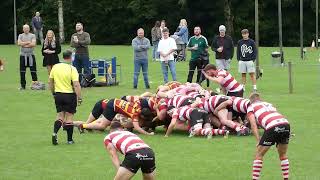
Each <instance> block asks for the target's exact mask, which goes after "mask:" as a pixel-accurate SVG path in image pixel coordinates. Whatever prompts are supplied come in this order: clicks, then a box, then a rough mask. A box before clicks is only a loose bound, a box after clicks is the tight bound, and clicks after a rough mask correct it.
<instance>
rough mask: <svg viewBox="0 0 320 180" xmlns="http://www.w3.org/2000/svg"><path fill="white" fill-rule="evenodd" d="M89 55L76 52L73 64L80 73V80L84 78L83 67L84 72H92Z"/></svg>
mask: <svg viewBox="0 0 320 180" xmlns="http://www.w3.org/2000/svg"><path fill="white" fill-rule="evenodd" d="M89 63H90V61H89V56H88V55H85V54H76V55H75V57H74V61H73V66H74V67H75V68H76V69H77V71H78V73H79V81H80V82H81V79H82V68H83V74H91V73H90V69H89Z"/></svg>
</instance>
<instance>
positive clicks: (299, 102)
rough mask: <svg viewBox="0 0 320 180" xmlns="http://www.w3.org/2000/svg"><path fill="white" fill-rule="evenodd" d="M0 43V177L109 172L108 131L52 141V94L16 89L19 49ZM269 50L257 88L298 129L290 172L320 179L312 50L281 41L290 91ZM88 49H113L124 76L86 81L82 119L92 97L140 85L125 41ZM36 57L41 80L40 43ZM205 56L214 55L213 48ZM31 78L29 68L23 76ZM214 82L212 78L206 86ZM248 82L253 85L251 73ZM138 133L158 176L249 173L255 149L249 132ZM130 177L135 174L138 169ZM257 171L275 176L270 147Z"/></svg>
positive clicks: (106, 52)
mask: <svg viewBox="0 0 320 180" xmlns="http://www.w3.org/2000/svg"><path fill="white" fill-rule="evenodd" d="M66 48H67V47H66V46H64V49H66ZM0 50H1V52H2V53H1V57H2V58H4V59H5V60H6V70H5V71H4V72H0V107H1V108H0V120H1V126H0V137H1V138H0V179H112V177H113V176H114V174H115V169H114V168H113V166H112V163H111V161H110V159H109V157H108V155H107V153H106V152H105V150H104V147H103V138H104V136H105V135H106V134H105V133H93V134H91V133H86V134H83V135H79V133H78V132H77V131H75V135H74V136H75V137H74V139H75V141H76V144H74V145H71V146H70V145H66V144H65V143H64V142H65V141H66V137H65V136H66V135H65V132H62V131H61V132H60V134H59V141H60V145H58V146H52V145H51V139H50V138H51V133H52V124H53V122H54V120H55V115H56V114H55V106H54V103H53V99H52V96H51V94H50V93H49V91H31V90H26V91H18V87H19V68H18V52H19V49H18V47H16V46H10V45H7V46H0ZM274 50H276V48H261V49H260V51H261V52H260V58H261V67H262V68H263V70H264V74H263V78H262V79H261V80H259V81H258V89H259V91H260V92H261V93H262V96H263V98H264V99H265V100H266V101H269V102H271V103H273V104H274V105H275V106H276V107H277V108H278V109H279V111H280V112H281V113H283V114H284V115H286V116H287V117H288V119H289V121H290V122H291V127H292V131H293V132H294V133H295V134H296V136H295V137H294V138H293V139H292V140H291V142H290V146H289V152H288V156H289V158H290V168H291V169H290V171H291V172H290V173H291V174H290V175H291V179H301V180H304V179H308V180H316V179H320V174H319V163H320V156H319V155H318V149H319V148H320V144H319V143H318V141H319V139H320V135H319V133H318V132H319V129H320V123H319V119H318V116H317V114H318V113H317V112H318V110H319V108H320V106H319V100H320V99H319V91H318V88H320V83H319V82H320V66H319V62H318V52H317V51H309V52H308V54H307V58H308V59H307V61H300V60H299V49H298V48H284V52H285V58H286V59H287V60H291V61H292V62H293V63H294V65H293V72H294V75H293V82H294V93H293V94H289V93H288V70H287V68H286V67H285V68H281V67H272V66H271V62H270V59H271V58H270V53H271V52H272V51H274ZM90 56H91V57H92V58H99V57H111V56H116V57H117V58H118V62H119V64H121V66H122V79H121V83H120V85H119V86H117V87H103V88H90V89H84V90H83V98H84V102H83V104H82V105H81V106H80V107H79V108H78V112H77V114H76V115H75V119H77V120H86V118H87V116H88V114H89V113H90V111H91V109H92V106H93V105H94V103H95V102H96V101H97V100H98V99H101V98H112V97H120V96H123V95H127V94H139V93H142V92H144V89H143V81H142V78H141V76H140V79H141V81H140V82H139V89H138V90H133V89H132V79H133V77H132V72H133V61H132V49H131V47H129V46H90ZM189 57H190V56H189ZM36 58H37V63H38V65H37V66H38V72H39V73H38V75H39V80H41V81H43V82H47V78H48V77H47V73H46V69H45V68H43V67H42V56H41V54H40V48H39V47H37V49H36ZM211 62H214V60H213V55H212V54H211ZM316 65H317V66H316ZM187 66H188V64H187V63H186V62H183V63H178V64H177V71H178V75H177V76H178V80H180V81H181V82H185V80H186V76H187ZM232 67H233V68H232V70H231V72H232V73H233V75H234V76H235V77H236V78H237V79H238V80H240V76H239V74H238V73H237V65H236V62H235V61H233V64H232ZM149 73H150V75H149V78H150V81H152V83H151V86H152V88H153V89H155V88H156V87H157V86H158V85H159V84H161V83H162V74H161V69H160V65H159V63H157V62H150V63H149ZM30 78H31V77H30V74H29V72H28V73H27V81H28V82H30V81H31V79H30ZM216 87H217V86H215V85H211V88H216ZM246 89H247V90H249V89H251V86H250V81H249V82H248V85H247V87H246ZM247 94H248V93H246V95H247ZM140 136H141V137H142V138H143V139H144V140H145V141H146V142H147V143H148V144H149V145H150V146H151V147H152V148H153V149H154V151H155V153H156V163H157V176H158V179H160V180H169V179H179V180H180V179H181V180H186V179H190V180H193V179H227V180H229V179H230V180H235V179H239V180H243V179H250V178H251V176H250V175H251V163H252V160H253V157H254V152H255V148H254V147H255V140H254V138H253V137H230V138H229V139H223V138H220V137H217V138H214V139H213V140H210V141H207V140H206V139H203V138H192V139H189V138H187V136H186V135H185V134H183V133H173V135H172V136H171V137H170V138H167V139H165V138H163V137H162V136H163V131H162V130H161V129H160V128H159V130H158V131H157V135H155V136H154V137H147V136H142V135H140ZM121 158H123V157H121ZM134 179H141V175H140V173H139V174H138V175H137V176H136V177H135V178H134ZM262 179H272V180H273V179H281V172H280V168H279V161H278V157H277V153H276V151H275V148H274V147H273V148H271V151H270V152H269V153H268V154H267V155H266V157H265V161H264V167H263V170H262Z"/></svg>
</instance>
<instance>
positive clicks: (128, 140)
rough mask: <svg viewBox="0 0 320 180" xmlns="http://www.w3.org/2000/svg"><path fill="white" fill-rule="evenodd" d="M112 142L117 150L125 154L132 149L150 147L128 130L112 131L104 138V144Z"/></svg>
mask: <svg viewBox="0 0 320 180" xmlns="http://www.w3.org/2000/svg"><path fill="white" fill-rule="evenodd" d="M110 143H111V144H112V145H113V146H114V147H115V148H116V149H117V150H118V151H119V152H121V153H122V154H124V155H125V154H126V153H128V152H130V151H133V150H138V149H142V148H150V147H149V146H148V145H147V144H146V143H144V142H143V141H142V140H141V139H140V138H139V137H138V136H137V135H135V134H133V133H131V132H129V131H121V130H118V131H114V132H112V133H110V134H108V135H107V136H106V137H105V138H104V144H105V146H108V144H110Z"/></svg>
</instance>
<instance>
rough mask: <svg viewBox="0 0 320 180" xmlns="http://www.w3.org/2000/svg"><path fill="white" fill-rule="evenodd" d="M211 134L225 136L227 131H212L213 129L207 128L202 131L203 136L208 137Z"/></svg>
mask: <svg viewBox="0 0 320 180" xmlns="http://www.w3.org/2000/svg"><path fill="white" fill-rule="evenodd" d="M210 132H212V135H224V134H225V130H222V129H211V128H205V129H201V130H200V135H201V136H207V135H208V134H209V133H210Z"/></svg>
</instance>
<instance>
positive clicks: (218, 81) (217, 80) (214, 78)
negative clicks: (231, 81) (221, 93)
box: [202, 71, 223, 84]
mask: <svg viewBox="0 0 320 180" xmlns="http://www.w3.org/2000/svg"><path fill="white" fill-rule="evenodd" d="M202 73H203V75H204V76H205V77H206V78H207V79H208V80H210V81H213V82H215V83H218V84H220V83H221V82H222V81H223V77H221V76H219V77H211V76H209V75H208V74H207V73H206V72H204V71H202Z"/></svg>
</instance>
